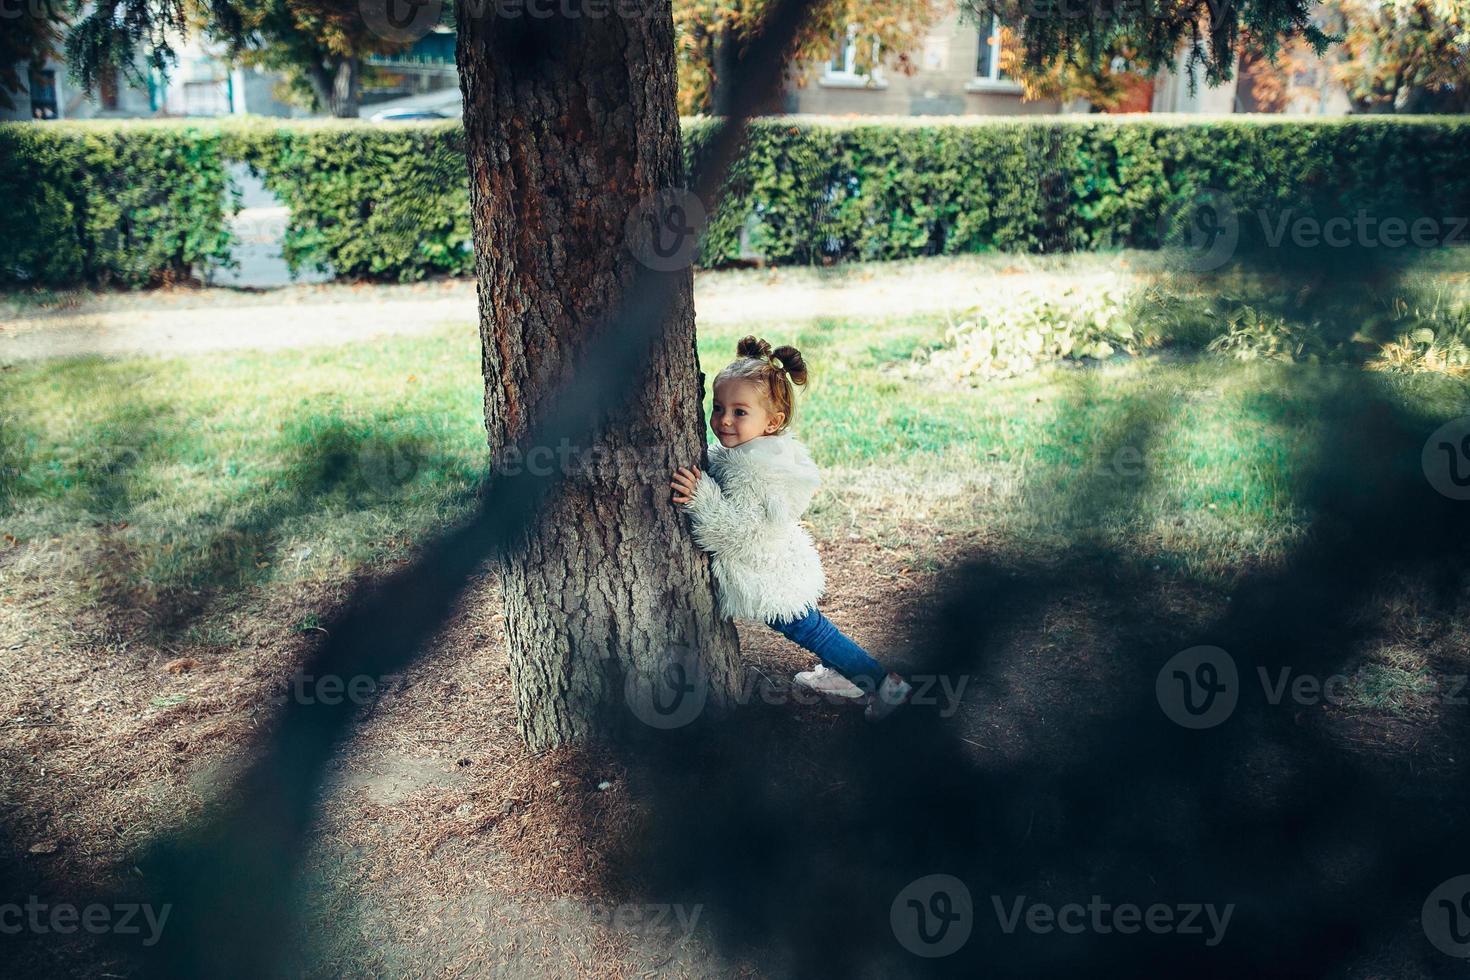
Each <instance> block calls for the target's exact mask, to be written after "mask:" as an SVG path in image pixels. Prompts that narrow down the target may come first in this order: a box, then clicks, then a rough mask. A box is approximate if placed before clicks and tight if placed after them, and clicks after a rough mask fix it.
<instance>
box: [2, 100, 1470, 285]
mask: <svg viewBox="0 0 1470 980" xmlns="http://www.w3.org/2000/svg"><path fill="white" fill-rule="evenodd" d="M684 131H685V137H686V138H685V153H686V159H687V160H689V161H693V160H696V159H697V158H698V157H699V156H700V154H701V153H702V152H704V149H705V147H706V145H707V141H708V138H709V136H710V134H711V132H712V124H711V123H710V122H709V121H707V120H686V122H685V127H684ZM1467 137H1470V122H1467V121H1460V120H1457V119H1454V118H1447V117H1419V118H1391V117H1390V118H1385V117H1350V118H1344V119H1331V120H1320V119H1317V120H1309V121H1303V120H1300V119H1293V118H1283V117H1239V118H1224V119H1221V118H1219V117H1216V118H1213V119H1209V120H1190V119H1188V118H1185V117H1177V116H1175V117H1155V118H1147V119H1139V118H1137V117H1133V118H1126V119H1124V118H1115V117H1098V116H1075V117H1028V118H1026V119H1017V120H1009V119H983V120H976V119H956V120H954V121H945V122H942V123H941V122H936V121H934V120H920V121H915V120H876V121H875V120H864V121H857V122H835V121H811V120H800V121H796V120H786V119H766V120H760V121H758V122H757V123H756V124H755V125H753V127H752V129H751V132H750V135H749V138H748V140H747V146H746V150H747V152H746V153H745V155H744V156H743V157H742V159H741V160H740V162H739V163H738V165H737V166H736V168H735V170H734V171H733V173H732V174H731V176H730V179H729V183H728V185H727V191H728V194H727V197H726V200H725V202H724V204H723V205H722V207H721V209H720V211H719V212H718V213H717V214H715V215H714V216H713V217H712V219H711V222H710V226H709V230H708V233H707V235H706V239H705V242H704V245H703V250H702V252H701V257H700V261H701V263H702V264H704V265H706V266H719V265H725V264H729V263H731V262H734V261H737V260H740V259H742V258H743V257H746V256H749V255H752V254H758V255H760V256H761V257H763V258H764V259H765V260H766V261H768V262H772V263H815V262H827V261H838V260H849V259H897V258H908V257H913V256H921V255H941V254H942V255H952V254H956V253H964V252H983V251H990V250H1005V251H1032V252H1040V251H1046V252H1051V251H1065V250H1075V249H1108V248H1122V247H1137V248H1150V247H1157V246H1158V245H1159V244H1160V237H1161V216H1166V215H1167V216H1175V215H1179V214H1185V215H1186V216H1187V212H1185V211H1184V209H1183V206H1184V205H1185V204H1187V203H1188V202H1190V201H1191V200H1194V199H1196V198H1197V196H1198V195H1200V194H1202V193H1204V192H1205V191H1207V190H1212V191H1215V192H1223V193H1224V194H1225V195H1228V200H1229V201H1230V203H1231V205H1232V206H1233V208H1234V209H1235V210H1236V211H1237V212H1239V213H1240V217H1241V220H1240V224H1239V234H1240V242H1241V246H1240V247H1242V248H1250V247H1253V246H1258V245H1261V244H1262V243H1263V228H1262V226H1261V223H1260V221H1259V218H1258V216H1257V215H1258V212H1261V211H1264V212H1265V213H1266V214H1267V216H1268V218H1269V219H1270V220H1271V221H1275V220H1278V219H1279V218H1280V216H1281V215H1283V214H1285V213H1286V211H1287V209H1290V211H1291V215H1292V217H1293V218H1299V217H1308V218H1314V219H1316V220H1318V221H1325V220H1327V219H1329V218H1332V217H1336V216H1346V217H1352V216H1354V215H1355V214H1357V212H1359V211H1360V210H1361V211H1366V212H1367V213H1369V214H1370V215H1373V216H1374V217H1375V218H1378V219H1382V218H1385V217H1389V216H1396V217H1403V218H1408V219H1412V218H1414V217H1416V216H1420V215H1430V216H1434V217H1437V218H1449V217H1452V216H1456V215H1466V214H1470V168H1467V167H1466V166H1465V165H1464V150H1465V147H1466V146H1467V145H1470V140H1467ZM463 152H464V136H463V132H462V130H461V128H460V126H459V124H458V123H430V124H410V125H395V126H381V125H373V124H369V123H350V122H349V123H344V122H330V123H319V122H293V123H279V122H275V121H264V120H256V121H251V122H245V123H240V122H227V123H224V124H221V125H219V126H204V125H192V124H191V125H179V124H137V123H131V124H116V123H94V124H71V125H63V126H53V125H51V124H46V125H36V124H31V123H20V124H8V125H0V180H3V181H4V184H5V186H6V187H8V188H12V189H13V195H14V199H13V201H12V203H11V204H10V205H9V206H8V207H7V208H6V209H4V211H3V213H0V281H10V282H31V283H47V284H63V283H70V282H77V281H91V282H115V283H121V284H125V285H140V284H144V283H147V282H149V281H156V280H157V279H159V278H160V277H163V276H166V275H169V274H180V273H182V272H183V271H185V270H187V269H188V268H189V267H190V265H192V264H195V263H202V262H207V261H221V260H223V259H225V258H226V257H227V255H228V250H229V244H230V237H229V231H228V224H227V221H226V215H227V214H228V213H230V212H231V209H232V207H233V206H234V205H233V203H232V197H231V194H230V193H229V191H228V189H227V184H228V182H227V181H226V179H225V176H224V165H225V163H226V162H227V161H229V160H241V161H244V162H246V163H248V164H249V165H250V166H251V167H252V168H254V170H255V171H256V172H257V173H258V174H259V175H260V176H261V177H262V178H263V179H264V181H265V183H266V184H267V186H269V187H270V188H271V189H272V190H273V191H274V192H275V193H276V194H277V195H278V196H279V197H280V198H281V199H282V201H283V202H284V203H286V204H288V205H289V206H290V207H291V210H292V217H291V222H290V226H289V229H288V231H287V237H286V242H285V255H286V258H287V261H288V262H289V263H291V265H292V267H293V268H298V269H300V268H317V269H320V270H323V271H328V272H332V273H334V274H335V275H337V276H338V277H341V278H349V279H387V280H413V279H420V278H422V277H424V276H427V275H439V274H451V275H459V274H465V273H468V272H469V271H471V269H472V265H473V261H472V255H471V250H470V224H469V214H468V194H467V189H466V188H467V184H466V175H465V167H464V158H463Z"/></svg>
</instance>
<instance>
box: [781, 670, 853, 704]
mask: <svg viewBox="0 0 1470 980" xmlns="http://www.w3.org/2000/svg"><path fill="white" fill-rule="evenodd" d="M795 680H796V683H798V684H800V685H801V686H802V687H805V688H809V689H811V690H813V691H817V692H818V693H820V694H833V695H836V696H837V697H839V698H860V697H862V696H863V689H862V688H860V687H858V686H857V685H856V684H854V683H853V682H852V681H850V680H848V679H847V678H846V677H843V676H842V675H841V674H839V673H837V671H835V670H828V669H827V665H826V664H817V666H816V669H815V670H803V671H802V672H801V673H799V674H797V675H796V678H795Z"/></svg>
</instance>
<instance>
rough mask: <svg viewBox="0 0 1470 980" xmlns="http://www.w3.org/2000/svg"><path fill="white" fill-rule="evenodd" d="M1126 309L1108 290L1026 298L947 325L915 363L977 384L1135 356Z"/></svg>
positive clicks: (948, 377)
mask: <svg viewBox="0 0 1470 980" xmlns="http://www.w3.org/2000/svg"><path fill="white" fill-rule="evenodd" d="M1126 311H1127V304H1126V303H1125V302H1124V301H1123V299H1122V298H1121V297H1120V296H1119V294H1117V293H1116V292H1114V291H1112V290H1100V291H1099V290H1094V291H1091V292H1087V291H1079V290H1077V289H1067V290H1065V291H1064V292H1063V293H1062V294H1061V295H1060V296H1048V297H1043V296H1039V295H1036V294H1028V295H1026V296H1023V297H1021V298H1020V299H1019V301H1017V302H1015V303H1012V302H1009V301H1007V302H1006V303H1005V304H1004V305H1003V306H1002V307H1001V308H1000V309H999V310H991V311H988V312H986V313H983V314H978V315H976V316H974V317H972V318H970V319H966V320H965V321H964V322H962V323H960V324H958V325H956V326H953V327H950V329H949V330H948V331H946V333H945V338H944V347H942V348H941V349H939V350H935V351H920V352H919V353H917V354H916V355H915V360H916V362H917V364H918V365H919V369H920V371H922V372H925V373H928V374H930V375H937V376H939V377H943V378H945V379H946V380H949V381H960V382H968V383H970V384H972V385H977V384H979V383H980V382H981V381H984V380H993V379H996V378H1008V377H1013V376H1015V375H1018V374H1025V373H1026V372H1028V371H1031V370H1034V369H1035V368H1037V367H1038V366H1040V365H1041V364H1043V363H1046V362H1048V361H1056V360H1061V359H1063V358H1070V359H1072V360H1081V359H1083V358H1095V359H1099V360H1101V359H1103V358H1108V357H1112V356H1113V354H1114V353H1115V352H1117V351H1119V350H1122V351H1126V352H1128V353H1137V352H1138V347H1137V338H1136V336H1135V334H1134V331H1133V328H1132V327H1131V326H1130V325H1129V323H1128V317H1127V314H1126Z"/></svg>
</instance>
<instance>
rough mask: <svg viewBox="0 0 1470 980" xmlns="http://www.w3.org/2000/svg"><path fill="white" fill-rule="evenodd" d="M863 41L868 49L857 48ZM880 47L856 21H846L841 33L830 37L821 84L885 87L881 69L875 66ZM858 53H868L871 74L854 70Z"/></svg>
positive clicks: (880, 52)
mask: <svg viewBox="0 0 1470 980" xmlns="http://www.w3.org/2000/svg"><path fill="white" fill-rule="evenodd" d="M864 44H868V45H871V46H872V47H871V49H870V51H867V52H863V51H861V50H860V47H859V46H860V45H864ZM882 50H883V49H882V46H881V45H880V44H879V43H878V39H877V38H875V37H867V36H863V35H861V34H859V32H858V26H857V25H856V24H848V25H847V31H846V32H845V33H844V34H842V35H839V36H837V37H834V38H833V39H832V60H831V61H829V62H827V66H826V70H825V71H824V72H823V73H822V84H823V85H829V86H833V87H836V88H887V87H888V83H887V82H886V81H884V79H883V72H882V70H881V69H879V68H878V67H877V65H878V59H879V56H880V55H881V54H882ZM859 54H869V55H870V56H871V57H870V59H869V61H870V63H871V64H872V65H873V66H874V67H873V70H872V72H871V73H868V72H859V71H858V70H857V64H858V56H859Z"/></svg>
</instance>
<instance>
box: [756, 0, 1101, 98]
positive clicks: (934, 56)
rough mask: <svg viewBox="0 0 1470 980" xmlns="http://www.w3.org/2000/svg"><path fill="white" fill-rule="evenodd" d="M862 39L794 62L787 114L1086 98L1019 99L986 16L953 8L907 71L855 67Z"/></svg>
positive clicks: (850, 37)
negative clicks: (826, 57)
mask: <svg viewBox="0 0 1470 980" xmlns="http://www.w3.org/2000/svg"><path fill="white" fill-rule="evenodd" d="M863 43H869V44H871V43H872V41H871V39H864V38H862V37H859V36H857V35H856V34H855V33H849V35H848V36H847V38H846V39H845V41H844V43H843V44H841V45H837V44H834V48H835V49H836V50H834V53H833V57H832V59H831V60H830V61H828V62H824V63H820V64H806V65H801V66H799V70H798V72H797V74H798V76H799V78H798V81H797V82H795V83H793V84H792V85H791V86H790V87H788V89H787V91H786V105H785V109H786V111H787V112H789V113H801V114H810V115H820V116H844V115H865V116H866V115H875V116H960V115H1020V114H1035V113H1054V112H1062V111H1069V110H1070V111H1077V110H1081V111H1086V104H1085V103H1078V104H1075V105H1071V106H1066V107H1064V106H1062V105H1060V104H1059V103H1058V102H1056V101H1055V100H1052V99H1039V100H1037V101H1035V102H1025V101H1023V100H1022V98H1021V86H1020V83H1018V82H1016V81H1015V80H1014V79H1012V78H1010V77H1008V76H1007V75H1006V74H1005V72H1003V71H1001V69H1000V58H999V55H1000V24H999V22H998V21H997V20H995V18H993V17H992V18H990V19H989V22H988V23H986V24H984V25H980V24H977V23H976V22H975V21H974V19H973V18H971V17H970V16H968V15H962V14H961V13H960V11H959V10H958V9H955V10H952V11H951V12H950V13H949V15H948V16H946V17H945V18H944V19H943V20H941V21H939V22H938V23H937V24H935V25H934V28H933V30H931V31H930V32H929V34H928V36H927V37H925V38H924V41H923V44H922V45H921V47H920V49H919V50H918V51H917V52H915V54H914V57H913V58H912V61H913V63H914V65H915V67H916V69H917V70H916V71H915V72H914V73H913V74H912V75H905V74H902V73H900V72H897V71H893V70H885V69H882V68H880V69H877V70H875V71H874V72H872V73H871V74H870V75H869V74H859V73H857V72H855V71H854V70H853V65H854V62H855V61H856V59H857V55H858V52H857V46H858V45H859V44H863ZM880 55H881V52H880Z"/></svg>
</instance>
